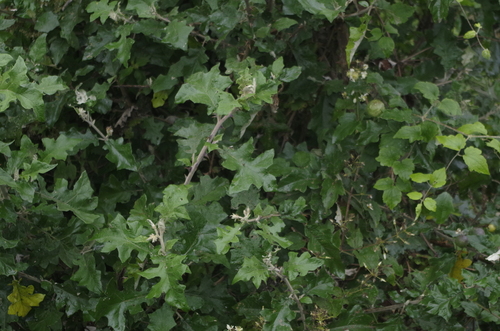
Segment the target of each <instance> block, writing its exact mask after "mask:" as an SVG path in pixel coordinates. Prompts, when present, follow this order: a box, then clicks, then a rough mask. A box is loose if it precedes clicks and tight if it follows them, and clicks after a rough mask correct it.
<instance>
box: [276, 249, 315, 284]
mask: <svg viewBox="0 0 500 331" xmlns="http://www.w3.org/2000/svg"><path fill="white" fill-rule="evenodd" d="M297 255H298V254H297V252H288V261H286V262H285V263H283V269H284V272H285V274H286V275H287V276H288V278H289V279H290V280H291V281H293V280H294V279H295V278H297V276H299V275H300V276H305V275H306V274H307V273H308V272H309V271H313V270H316V269H318V268H319V267H321V266H322V265H323V261H322V260H320V259H318V258H315V257H311V254H309V253H308V252H304V253H302V255H300V256H299V257H297Z"/></svg>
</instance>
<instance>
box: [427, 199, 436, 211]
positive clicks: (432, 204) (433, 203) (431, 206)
mask: <svg viewBox="0 0 500 331" xmlns="http://www.w3.org/2000/svg"><path fill="white" fill-rule="evenodd" d="M424 207H425V208H427V209H429V210H430V211H436V200H434V199H433V198H425V199H424Z"/></svg>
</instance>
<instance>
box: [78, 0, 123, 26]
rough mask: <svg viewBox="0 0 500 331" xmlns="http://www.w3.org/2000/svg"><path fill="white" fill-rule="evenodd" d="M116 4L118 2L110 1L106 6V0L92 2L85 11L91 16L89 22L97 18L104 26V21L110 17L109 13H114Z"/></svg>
mask: <svg viewBox="0 0 500 331" xmlns="http://www.w3.org/2000/svg"><path fill="white" fill-rule="evenodd" d="M117 3H118V1H111V2H110V3H109V4H108V0H101V1H93V2H91V3H89V5H88V6H87V8H85V10H86V11H87V13H90V14H91V15H90V21H91V22H92V21H94V20H96V19H97V18H99V19H100V20H101V23H102V24H104V23H106V20H107V19H108V17H109V16H110V15H111V13H112V12H113V11H114V9H115V6H116V4H117Z"/></svg>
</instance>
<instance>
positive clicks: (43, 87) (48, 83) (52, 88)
mask: <svg viewBox="0 0 500 331" xmlns="http://www.w3.org/2000/svg"><path fill="white" fill-rule="evenodd" d="M67 88H68V87H67V86H66V85H64V83H63V81H62V79H61V77H59V76H47V77H43V78H42V80H41V81H40V84H38V86H37V87H36V89H37V90H38V91H40V92H42V93H43V94H48V95H52V94H54V93H56V92H58V91H64V90H66V89H67Z"/></svg>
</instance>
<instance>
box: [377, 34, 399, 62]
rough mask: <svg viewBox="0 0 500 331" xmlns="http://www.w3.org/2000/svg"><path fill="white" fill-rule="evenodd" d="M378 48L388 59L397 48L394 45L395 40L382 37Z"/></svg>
mask: <svg viewBox="0 0 500 331" xmlns="http://www.w3.org/2000/svg"><path fill="white" fill-rule="evenodd" d="M377 43H378V46H379V47H380V49H381V50H382V52H383V53H384V56H385V57H386V58H388V57H390V56H391V55H392V52H393V51H394V47H396V44H395V43H394V40H392V38H391V37H387V36H385V37H382V38H380V39H379V40H378V41H377Z"/></svg>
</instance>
